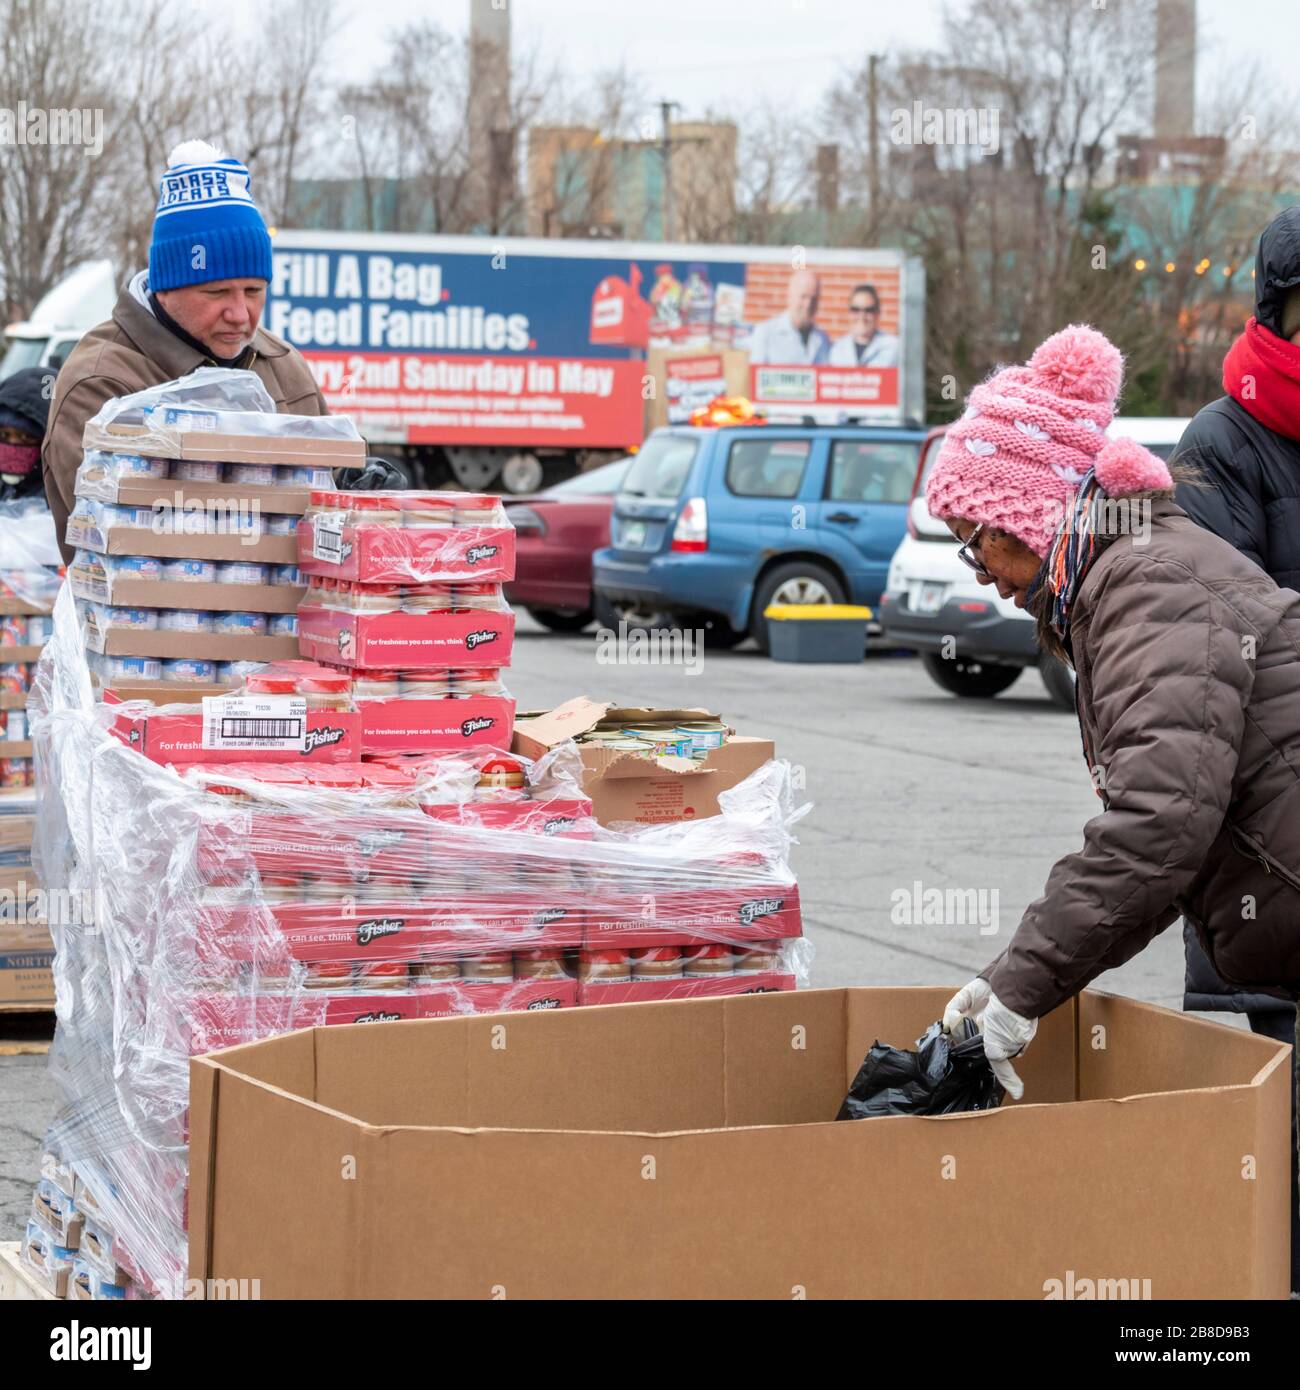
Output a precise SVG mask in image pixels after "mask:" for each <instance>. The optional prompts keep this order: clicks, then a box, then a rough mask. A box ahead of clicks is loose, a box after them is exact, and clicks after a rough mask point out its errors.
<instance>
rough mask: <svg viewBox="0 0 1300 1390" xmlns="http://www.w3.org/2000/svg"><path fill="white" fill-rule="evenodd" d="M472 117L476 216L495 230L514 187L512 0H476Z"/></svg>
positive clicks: (471, 175)
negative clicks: (511, 88) (511, 65)
mask: <svg viewBox="0 0 1300 1390" xmlns="http://www.w3.org/2000/svg"><path fill="white" fill-rule="evenodd" d="M468 116H469V162H470V170H469V188H468V192H469V207H470V213H471V216H472V217H473V219H474V220H475V221H476V222H478V223H480V224H484V225H488V226H491V227H492V228H493V229H494V230H495V229H497V219H498V217H499V216H500V215H501V213H502V212H503V211H504V210H505V209H506V207H507V206H508V204H509V202H510V195H511V193H512V192H513V184H514V150H513V145H512V143H511V135H512V132H511V122H510V8H509V6H508V5H507V4H506V0H470V8H469V112H468ZM507 145H510V148H509V149H507V148H506V146H507Z"/></svg>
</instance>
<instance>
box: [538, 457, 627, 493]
mask: <svg viewBox="0 0 1300 1390" xmlns="http://www.w3.org/2000/svg"><path fill="white" fill-rule="evenodd" d="M631 466H632V460H631V459H630V458H626V459H615V460H614V462H613V463H603V464H601V466H600V467H599V468H592V469H590V470H589V471H588V472H586V473H579V474H578V476H577V477H576V478H566V479H565V480H564V481H563V482H562V483H556V484H555V486H554V487H553V488H552V489H551V491H552V492H562V493H565V494H567V495H568V496H570V497H573V496H578V497H608V496H611V495H612V494H613V493H615V492H617V491H618V490H619V489H620V488H621V487H622V486H623V480H624V478H626V477H627V472H628V469H629V468H631Z"/></svg>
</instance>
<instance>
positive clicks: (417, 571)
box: [298, 512, 515, 584]
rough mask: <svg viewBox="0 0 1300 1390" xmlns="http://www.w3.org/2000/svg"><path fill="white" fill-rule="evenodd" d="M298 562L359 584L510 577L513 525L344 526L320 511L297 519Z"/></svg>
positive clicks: (309, 570)
mask: <svg viewBox="0 0 1300 1390" xmlns="http://www.w3.org/2000/svg"><path fill="white" fill-rule="evenodd" d="M298 568H299V569H300V570H301V571H302V572H303V573H304V574H319V575H324V576H330V577H333V578H336V579H351V580H355V581H358V582H360V583H363V584H435V583H448V582H451V583H454V582H455V581H456V580H457V579H469V580H473V581H474V582H475V583H484V584H486V583H505V582H507V581H509V580H511V579H513V578H514V577H515V531H514V527H513V526H453V527H446V528H441V529H439V528H433V527H428V528H419V527H402V526H366V525H361V526H347V525H345V524H344V520H343V516H342V514H339V515H336V516H331V515H330V514H329V513H328V512H321V513H318V514H317V515H315V516H314V517H312V518H310V519H309V520H305V521H300V522H299V523H298Z"/></svg>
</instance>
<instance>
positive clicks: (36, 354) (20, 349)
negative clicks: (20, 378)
mask: <svg viewBox="0 0 1300 1390" xmlns="http://www.w3.org/2000/svg"><path fill="white" fill-rule="evenodd" d="M49 341H50V340H49V339H48V338H10V339H9V346H8V348H7V349H6V351H5V355H4V361H3V362H0V381H3V380H4V378H5V377H7V376H12V375H13V374H14V373H15V372H20V371H22V369H23V368H24V367H39V366H40V365H41V357H42V355H43V354H44V352H45V348H46V345H47V344H48V343H49Z"/></svg>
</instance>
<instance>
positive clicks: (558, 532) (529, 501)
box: [501, 458, 632, 632]
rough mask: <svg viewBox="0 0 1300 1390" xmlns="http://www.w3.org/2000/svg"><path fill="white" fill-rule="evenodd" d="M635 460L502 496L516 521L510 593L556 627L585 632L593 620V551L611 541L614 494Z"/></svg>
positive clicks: (619, 461)
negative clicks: (541, 489) (543, 488)
mask: <svg viewBox="0 0 1300 1390" xmlns="http://www.w3.org/2000/svg"><path fill="white" fill-rule="evenodd" d="M631 466H632V460H631V459H630V458H626V459H615V460H614V462H613V463H604V464H601V466H600V467H599V468H593V469H591V470H590V471H589V472H587V473H579V474H578V476H577V477H576V478H567V479H566V480H565V481H564V482H562V483H556V485H555V486H554V487H551V488H547V489H546V491H545V492H537V493H534V494H533V495H532V496H529V497H503V498H502V499H501V500H502V501H503V502H504V503H505V505H506V510H507V511H508V513H509V515H510V520H511V521H512V522H513V523H514V527H515V532H516V537H515V553H516V555H517V557H518V558H517V561H516V564H515V578H514V581H513V582H512V583H510V584H507V585H506V598H507V599H508V600H509V601H510V602H511V603H513V604H517V605H519V606H520V607H523V608H526V609H527V610H528V611H529V612H530V613H531V614H532V615H533V617H534V618H536V619H537V621H538V622H539V623H541V624H542V626H543V627H548V628H550V630H551V631H552V632H581V631H582V630H583V628H585V627H587V626H588V625H589V624H590V623H592V622H594V621H595V617H596V614H595V611H594V608H593V598H592V592H591V557H592V554H593V553H594V552H595V551H597V550H599V549H601V547H602V546H606V545H608V544H609V517H610V513H611V512H612V511H613V510H614V496H615V494H616V493H617V492H618V490H619V488H621V487H622V486H623V479H624V477H625V476H626V475H627V470H628V469H629V468H630V467H631Z"/></svg>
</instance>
